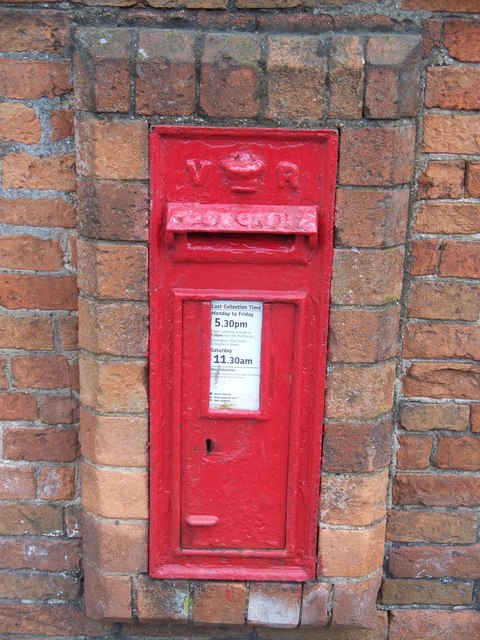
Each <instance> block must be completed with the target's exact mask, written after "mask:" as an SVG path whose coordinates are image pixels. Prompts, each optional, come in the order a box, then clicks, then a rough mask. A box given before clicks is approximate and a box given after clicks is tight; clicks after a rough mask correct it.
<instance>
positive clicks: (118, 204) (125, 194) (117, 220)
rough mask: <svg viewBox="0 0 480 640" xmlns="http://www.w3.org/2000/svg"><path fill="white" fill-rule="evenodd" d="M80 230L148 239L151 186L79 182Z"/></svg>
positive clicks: (114, 237) (101, 235)
mask: <svg viewBox="0 0 480 640" xmlns="http://www.w3.org/2000/svg"><path fill="white" fill-rule="evenodd" d="M77 199H78V204H77V216H78V230H79V232H80V233H82V234H83V235H85V236H89V237H90V238H99V239H104V240H147V239H148V215H149V201H148V188H147V185H145V184H142V183H138V182H127V181H122V182H114V181H108V180H105V181H102V182H98V181H93V180H87V179H80V180H78V181H77Z"/></svg>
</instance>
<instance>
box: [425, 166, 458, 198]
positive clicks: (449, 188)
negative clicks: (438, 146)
mask: <svg viewBox="0 0 480 640" xmlns="http://www.w3.org/2000/svg"><path fill="white" fill-rule="evenodd" d="M464 175H465V163H464V162H463V160H456V161H451V162H442V161H435V160H434V161H431V162H429V163H428V165H427V166H426V167H425V169H424V170H423V172H422V174H421V175H420V177H419V179H418V192H417V195H418V197H419V198H426V199H437V198H438V199H440V198H461V197H462V192H463V179H464Z"/></svg>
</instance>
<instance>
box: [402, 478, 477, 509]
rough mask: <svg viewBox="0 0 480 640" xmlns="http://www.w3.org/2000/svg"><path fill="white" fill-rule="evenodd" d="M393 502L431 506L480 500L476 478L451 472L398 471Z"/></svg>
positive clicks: (470, 503)
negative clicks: (439, 473) (417, 472)
mask: <svg viewBox="0 0 480 640" xmlns="http://www.w3.org/2000/svg"><path fill="white" fill-rule="evenodd" d="M393 499H394V501H395V502H396V503H397V504H402V505H406V504H417V505H425V506H431V507H476V506H478V505H479V504H480V478H477V477H475V476H458V475H453V474H441V475H435V474H415V473H409V474H405V473H404V474H399V475H397V477H396V478H395V480H394V484H393Z"/></svg>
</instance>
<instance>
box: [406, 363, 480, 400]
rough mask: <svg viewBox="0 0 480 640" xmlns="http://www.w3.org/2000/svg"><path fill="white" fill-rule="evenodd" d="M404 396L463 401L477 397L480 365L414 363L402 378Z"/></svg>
mask: <svg viewBox="0 0 480 640" xmlns="http://www.w3.org/2000/svg"><path fill="white" fill-rule="evenodd" d="M403 393H404V395H405V396H421V397H425V396H429V397H431V398H462V399H467V400H477V399H478V397H479V396H480V364H463V363H440V362H439V363H430V362H415V363H413V364H412V365H411V367H410V369H409V370H408V371H407V374H406V375H405V377H404V378H403Z"/></svg>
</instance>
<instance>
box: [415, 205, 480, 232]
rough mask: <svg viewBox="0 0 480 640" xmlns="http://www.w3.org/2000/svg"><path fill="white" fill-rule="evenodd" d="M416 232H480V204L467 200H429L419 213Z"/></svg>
mask: <svg viewBox="0 0 480 640" xmlns="http://www.w3.org/2000/svg"><path fill="white" fill-rule="evenodd" d="M414 231H415V232H416V233H479V232H480V205H478V204H470V203H467V202H455V203H451V202H438V203H437V202H429V203H427V204H422V205H421V206H420V209H419V211H418V214H417V219H416V222H415V228H414Z"/></svg>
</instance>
